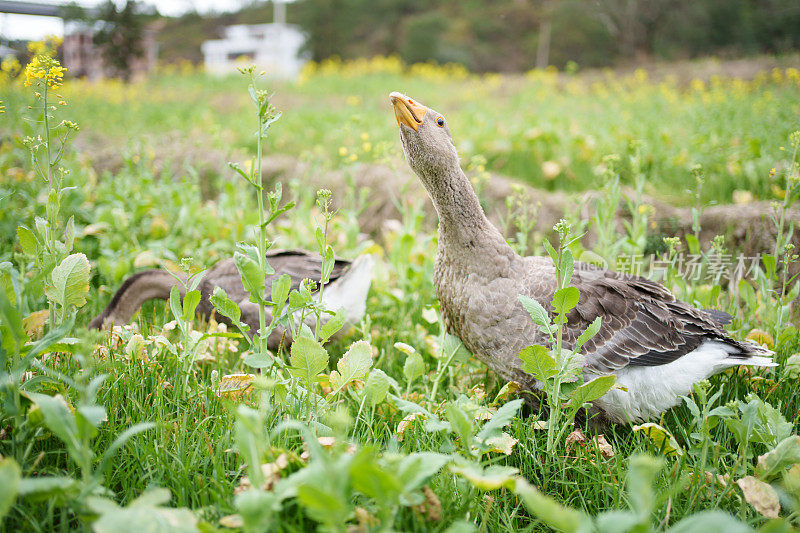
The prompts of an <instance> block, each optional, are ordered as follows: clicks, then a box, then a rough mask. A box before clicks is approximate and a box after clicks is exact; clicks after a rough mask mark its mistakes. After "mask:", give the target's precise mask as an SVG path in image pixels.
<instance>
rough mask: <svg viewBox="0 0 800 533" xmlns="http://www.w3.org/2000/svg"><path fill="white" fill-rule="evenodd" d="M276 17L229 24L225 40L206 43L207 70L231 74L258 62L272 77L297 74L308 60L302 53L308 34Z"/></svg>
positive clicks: (294, 75) (287, 76) (205, 59)
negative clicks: (272, 21)
mask: <svg viewBox="0 0 800 533" xmlns="http://www.w3.org/2000/svg"><path fill="white" fill-rule="evenodd" d="M276 20H277V21H278V22H274V23H271V24H252V25H251V24H238V25H236V26H228V27H227V28H225V35H224V38H223V39H215V40H211V41H206V42H204V43H203V57H204V61H205V67H206V71H207V72H211V73H213V74H230V73H232V72H234V69H235V68H236V67H237V66H243V65H250V64H255V65H257V66H258V67H259V68H261V69H263V70H264V71H266V73H267V75H268V76H272V77H277V78H294V77H296V76H297V75H298V74H299V73H300V69H302V68H303V65H304V64H305V63H306V61H308V59H307V58H306V57H304V54H303V52H302V49H303V45H304V44H305V43H306V36H305V34H303V32H302V31H300V29H299V28H298V27H297V26H294V25H291V24H286V23H284V22H282V21H280V19H279V18H277V17H276Z"/></svg>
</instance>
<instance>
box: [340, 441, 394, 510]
mask: <svg viewBox="0 0 800 533" xmlns="http://www.w3.org/2000/svg"><path fill="white" fill-rule="evenodd" d="M350 478H351V479H352V481H353V488H354V489H356V490H357V491H358V492H360V493H362V494H364V495H366V496H369V497H370V498H373V499H375V500H376V501H377V502H378V504H379V505H391V504H393V503H394V502H395V501H396V500H397V498H398V497H399V496H400V493H401V492H402V491H403V485H402V484H401V482H400V480H399V479H398V478H397V475H396V473H395V472H393V471H392V470H390V469H387V468H384V467H383V465H381V464H380V461H379V458H378V453H377V450H375V449H374V448H372V447H367V448H363V449H361V450H359V451H358V452H357V453H356V455H355V457H353V461H352V462H351V463H350Z"/></svg>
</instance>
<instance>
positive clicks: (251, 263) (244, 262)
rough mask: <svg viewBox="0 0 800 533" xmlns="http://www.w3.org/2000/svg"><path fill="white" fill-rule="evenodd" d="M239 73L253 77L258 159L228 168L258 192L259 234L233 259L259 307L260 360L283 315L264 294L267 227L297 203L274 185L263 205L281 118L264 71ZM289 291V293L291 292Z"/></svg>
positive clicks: (224, 304)
mask: <svg viewBox="0 0 800 533" xmlns="http://www.w3.org/2000/svg"><path fill="white" fill-rule="evenodd" d="M239 72H241V73H242V74H243V75H245V76H248V77H249V78H250V84H249V86H248V88H247V90H248V93H249V94H250V99H251V101H252V103H253V105H254V106H255V108H256V119H257V123H258V128H257V129H256V132H255V136H256V147H257V151H256V156H255V157H254V158H253V159H252V161H251V165H250V169H249V171H245V170H244V169H243V168H242V167H241V166H240V165H238V164H236V163H229V165H230V167H231V168H233V169H234V170H235V171H236V172H237V173H238V174H239V175H240V176H242V177H243V178H244V179H245V181H247V183H249V184H250V185H251V186H252V187H253V188H254V189H255V191H256V199H257V202H258V230H257V233H256V245H255V246H253V245H250V244H246V243H238V244H237V246H236V247H237V251H236V252H235V253H234V256H233V260H234V263H235V264H236V268H237V270H238V271H239V275H240V276H241V278H242V283H243V285H244V287H245V289H247V291H248V292H249V293H250V301H251V302H253V303H254V304H256V305H257V306H258V325H259V329H258V331H256V332H251V333H252V335H253V345H254V348H255V351H256V353H257V354H258V355H259V356H260V357H261V358H269V357H268V355H267V354H269V351H268V350H267V339H268V338H269V335H270V333H272V331H273V330H274V329H275V327H276V326H277V324H278V318H279V315H280V313H279V312H275V311H277V309H276V307H277V306H276V305H275V302H274V301H268V300H267V299H266V295H265V288H266V287H265V281H264V279H265V277H266V276H267V275H271V274H274V273H275V271H274V270H273V269H272V267H270V265H269V263H267V259H266V253H267V250H268V249H269V248H270V247H271V246H272V243H270V242H268V241H267V226H268V225H269V224H270V223H271V222H272V221H273V220H275V219H276V218H278V217H279V216H280V215H282V214H283V213H285V212H286V211H288V210H289V209H291V208H292V207H294V202H288V203H286V204H284V205H283V206H281V205H280V203H281V198H282V188H281V184H280V183H278V184H276V185H275V189H274V190H273V191H272V192H270V193H268V195H267V200H268V202H269V205H268V209H266V208H265V206H264V186H263V184H262V180H261V159H262V155H263V148H262V147H263V142H264V139H265V138H266V136H267V133H268V132H269V128H270V126H271V125H272V124H273V123H274V122H275V121H276V120H278V119H279V118H280V117H281V113H279V112H278V111H277V110H276V109H275V107H274V106H273V105H272V104H271V103H270V99H271V97H272V95H271V94H269V93H268V92H267V91H266V90H263V89H259V88H258V80H259V78H260V77H261V76H262V75H263V72H262V73H260V74H256V69H255V66H250V67H248V68H241V69H239ZM276 283H278V284H279V288H282V287H284V286H286V285H288V276H282V277H281V278H280V279H279V280H278V281H276ZM275 289H276V286H275V283H273V300H274V296H275V294H274V292H275ZM280 292H282V291H280ZM286 292H287V293H288V290H287V291H286ZM215 295H216V296H217V298H216V302H215V303H214V306H215V309H217V310H218V311H220V312H222V313H223V314H225V315H226V316H227V313H232V314H234V315H238V314H239V312H238V311H239V310H238V308H237V309H236V310H233V306H231V305H230V304H231V303H233V302H231V301H230V300H229V299H227V297H224V292H222V291H216V292H215ZM284 301H285V298H284ZM218 305H219V306H218ZM267 305H272V306H273V313H272V320H271V322H270V324H269V325H267V322H266V310H265V307H266V306H267ZM281 307H282V306H281ZM236 318H237V319H236V320H234V323H235V324H240V322H239V320H238V318H239V317H236ZM240 329H241V326H240Z"/></svg>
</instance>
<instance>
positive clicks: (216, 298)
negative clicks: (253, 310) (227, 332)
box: [209, 287, 250, 331]
mask: <svg viewBox="0 0 800 533" xmlns="http://www.w3.org/2000/svg"><path fill="white" fill-rule="evenodd" d="M209 300H210V301H211V305H213V306H214V309H215V310H216V312H217V313H219V314H221V315H222V316H224V317H227V318H228V319H229V320H230V321H231V322H232V323H233V324H236V325H239V327H240V328H241V329H243V330H244V331H247V330H248V329H250V326H248V325H247V324H242V321H241V320H242V311H241V309H239V306H238V305H237V304H236V302H234V301H233V300H231V299H230V298H228V295H227V293H226V292H225V290H224V289H223V288H222V287H214V293H213V294H212V295H211V298H209Z"/></svg>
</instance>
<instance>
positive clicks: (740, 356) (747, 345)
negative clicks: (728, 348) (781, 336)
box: [728, 341, 778, 367]
mask: <svg viewBox="0 0 800 533" xmlns="http://www.w3.org/2000/svg"><path fill="white" fill-rule="evenodd" d="M735 346H736V348H738V349H739V351H738V352H734V353H730V354H729V356H728V357H729V358H730V359H733V360H734V361H735V363H734V364H735V365H745V366H767V367H773V366H778V363H776V362H775V361H773V360H772V356H774V355H775V352H773V351H772V350H769V349H767V348H765V347H764V346H761V345H760V344H756V343H754V342H750V341H740V342H736V345H735Z"/></svg>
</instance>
